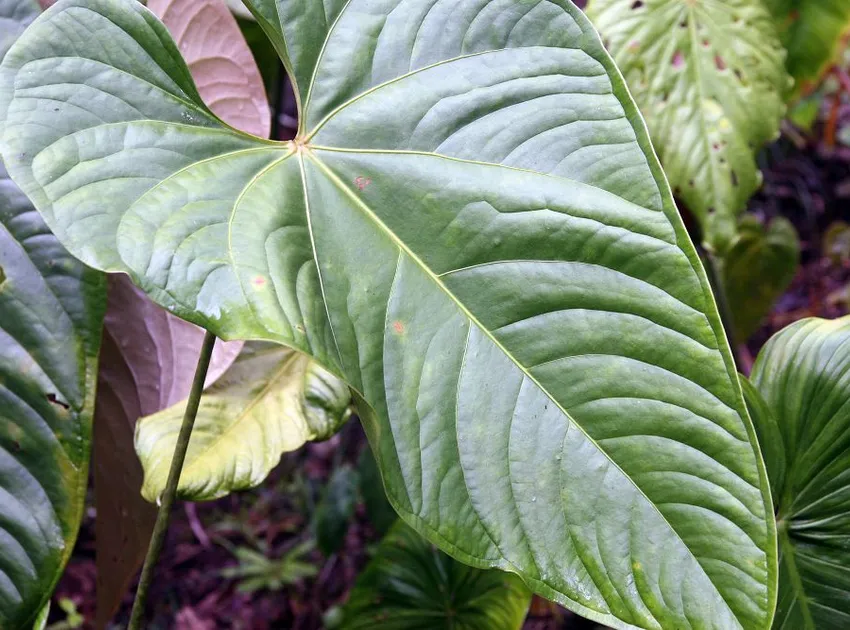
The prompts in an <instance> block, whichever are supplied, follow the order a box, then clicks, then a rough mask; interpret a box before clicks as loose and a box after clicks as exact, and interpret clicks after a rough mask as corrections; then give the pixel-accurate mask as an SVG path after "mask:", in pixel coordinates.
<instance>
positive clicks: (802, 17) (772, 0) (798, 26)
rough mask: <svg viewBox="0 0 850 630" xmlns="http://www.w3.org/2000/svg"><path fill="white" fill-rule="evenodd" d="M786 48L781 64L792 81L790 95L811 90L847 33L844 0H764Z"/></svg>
mask: <svg viewBox="0 0 850 630" xmlns="http://www.w3.org/2000/svg"><path fill="white" fill-rule="evenodd" d="M765 3H766V4H767V6H768V8H769V9H770V10H771V11H772V12H773V15H774V17H775V18H776V21H777V23H778V24H779V32H780V37H781V39H782V43H783V44H784V45H785V47H786V49H787V50H788V57H787V59H786V60H785V65H786V67H787V68H788V72H789V73H790V74H791V76H792V77H793V78H794V80H795V85H794V90H793V91H792V92H791V95H792V96H797V95H799V94H801V93H806V92H809V91H811V89H812V87H816V85H817V83H819V81H820V79H821V77H822V76H823V74H824V72H826V70H827V69H828V68H829V66H830V64H832V63H834V62H835V61H836V59H837V57H838V56H839V55H840V53H841V50H842V49H843V48H844V46H845V43H846V42H845V41H844V39H845V38H846V37H847V35H848V34H850V2H847V0H765Z"/></svg>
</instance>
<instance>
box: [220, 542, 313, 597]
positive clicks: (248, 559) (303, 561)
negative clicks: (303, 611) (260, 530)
mask: <svg viewBox="0 0 850 630" xmlns="http://www.w3.org/2000/svg"><path fill="white" fill-rule="evenodd" d="M313 548H314V544H313V541H310V540H308V541H306V542H302V543H300V544H298V545H295V546H294V547H293V548H292V549H290V550H289V551H287V552H286V553H285V554H284V555H283V557H281V558H280V559H277V560H275V559H271V558H269V557H267V556H266V554H265V553H263V552H261V551H257V550H255V549H251V548H250V547H237V548H235V549H234V550H233V555H234V556H236V559H237V560H238V561H239V564H238V565H237V566H235V567H228V568H226V569H224V570H223V571H222V572H221V575H222V576H224V577H226V578H229V579H233V580H237V581H238V583H239V584H238V586H237V588H238V589H239V591H240V592H242V593H253V592H254V591H260V590H269V591H279V590H281V589H282V588H284V587H286V586H289V585H290V584H297V583H298V582H300V581H301V580H303V579H305V578H311V577H315V576H316V574H317V573H318V570H317V569H316V567H315V564H314V563H313V562H312V561H310V559H309V558H307V555H308V554H309V553H310V552H311V551H312V550H313Z"/></svg>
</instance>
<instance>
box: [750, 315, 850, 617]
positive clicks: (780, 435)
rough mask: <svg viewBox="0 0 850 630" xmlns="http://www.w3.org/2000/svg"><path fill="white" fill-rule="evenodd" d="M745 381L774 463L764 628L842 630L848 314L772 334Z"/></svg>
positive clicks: (847, 562)
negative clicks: (768, 610) (774, 546)
mask: <svg viewBox="0 0 850 630" xmlns="http://www.w3.org/2000/svg"><path fill="white" fill-rule="evenodd" d="M752 382H753V384H754V386H755V388H756V389H757V390H758V391H759V392H760V393H761V395H762V397H763V398H764V407H766V409H767V410H768V413H764V412H758V411H756V412H755V413H754V414H753V419H754V421H755V422H756V423H757V426H758V427H759V435H760V436H762V438H763V439H765V453H766V454H767V461H768V464H769V465H770V464H771V463H772V461H777V462H778V463H779V465H778V466H776V465H774V471H771V482H772V483H773V493H774V497H776V500H777V505H776V509H777V516H776V518H777V526H778V531H779V552H780V557H781V562H780V579H779V602H778V606H777V611H776V622H775V624H774V627H776V628H783V629H787V630H815V629H817V630H839V629H841V628H847V627H848V625H850V571H848V567H850V317H844V318H842V319H838V320H834V321H827V320H822V319H807V320H803V321H800V322H797V323H796V324H793V325H791V326H789V327H788V328H785V329H784V330H782V331H781V332H779V333H778V334H776V335H774V337H773V338H771V340H770V341H769V342H768V343H767V345H765V347H764V349H762V351H761V353H759V356H758V359H757V360H756V362H755V365H754V366H753V373H752ZM751 408H753V407H751ZM779 454H782V455H784V461H782V460H780V459H779V457H778V455H779Z"/></svg>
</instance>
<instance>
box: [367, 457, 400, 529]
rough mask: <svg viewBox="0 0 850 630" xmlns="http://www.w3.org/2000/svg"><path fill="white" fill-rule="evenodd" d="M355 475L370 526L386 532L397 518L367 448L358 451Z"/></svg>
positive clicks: (379, 473)
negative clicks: (358, 456) (358, 482)
mask: <svg viewBox="0 0 850 630" xmlns="http://www.w3.org/2000/svg"><path fill="white" fill-rule="evenodd" d="M357 477H358V479H359V481H360V496H361V497H362V498H363V504H364V505H365V507H366V516H367V518H368V519H369V522H370V523H372V527H374V528H375V530H376V531H377V532H378V533H379V534H381V535H383V534H386V533H387V532H388V531H389V529H390V527H392V526H393V524H394V523H395V522H396V521H397V520H398V517H397V516H396V513H395V511H394V510H393V508H392V506H391V505H390V502H389V501H387V494H386V492H384V482H383V480H382V479H381V472H380V471H379V470H378V464H377V462H376V461H375V456H374V455H372V451H371V450H369V449H368V448H365V449H363V451H362V452H361V453H360V459H359V460H358V462H357Z"/></svg>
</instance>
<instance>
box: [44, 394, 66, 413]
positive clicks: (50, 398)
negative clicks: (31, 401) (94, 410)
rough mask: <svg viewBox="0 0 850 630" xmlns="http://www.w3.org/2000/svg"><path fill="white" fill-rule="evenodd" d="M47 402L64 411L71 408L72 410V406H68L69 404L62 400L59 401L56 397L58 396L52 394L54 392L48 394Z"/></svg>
mask: <svg viewBox="0 0 850 630" xmlns="http://www.w3.org/2000/svg"><path fill="white" fill-rule="evenodd" d="M47 400H48V402H50V403H53V404H54V405H56V406H58V407H62V409H66V410H67V409H70V408H71V406H70V405H69V404H67V403H65V402H62V401H61V400H59V399H58V398H57V397H56V394H54V393H52V392H51V393H50V394H47Z"/></svg>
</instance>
